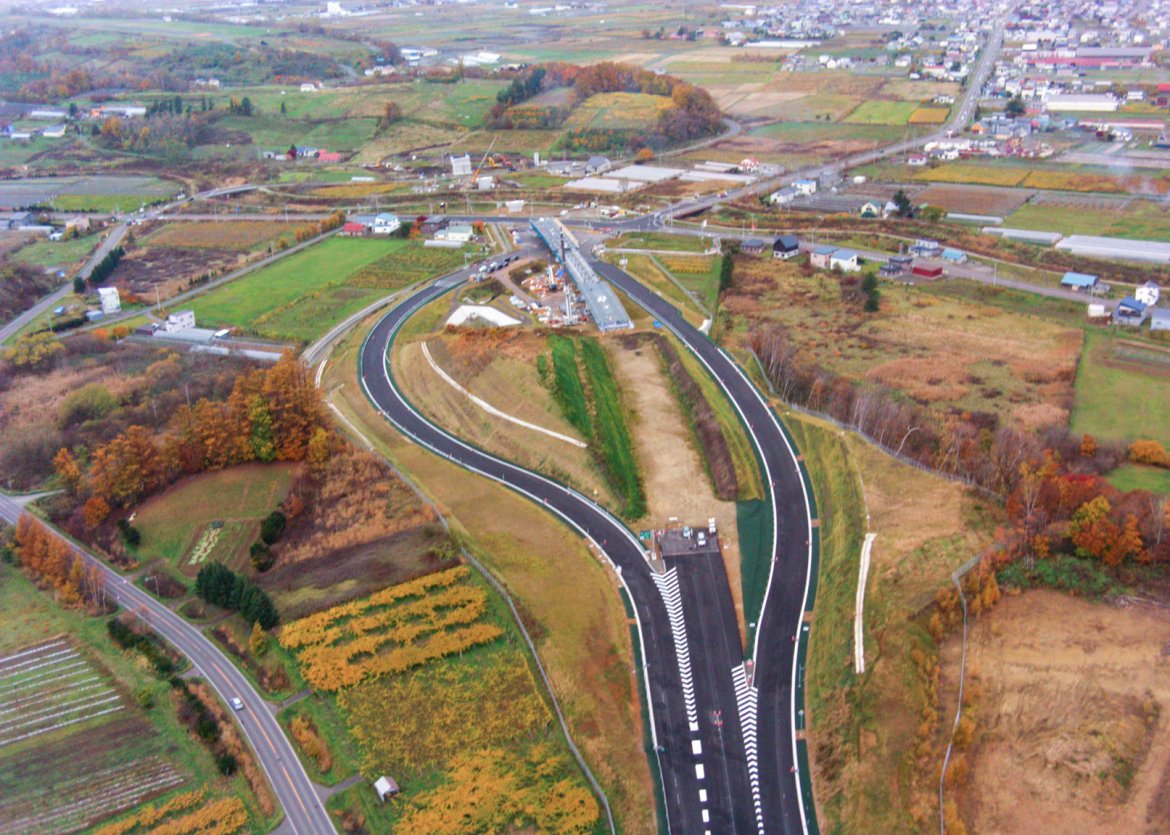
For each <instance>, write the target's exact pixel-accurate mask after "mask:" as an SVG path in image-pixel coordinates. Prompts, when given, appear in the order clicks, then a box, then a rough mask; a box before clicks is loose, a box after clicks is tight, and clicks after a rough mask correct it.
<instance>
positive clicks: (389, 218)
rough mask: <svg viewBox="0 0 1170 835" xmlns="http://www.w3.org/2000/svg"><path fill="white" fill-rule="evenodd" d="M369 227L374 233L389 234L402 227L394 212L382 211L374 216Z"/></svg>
mask: <svg viewBox="0 0 1170 835" xmlns="http://www.w3.org/2000/svg"><path fill="white" fill-rule="evenodd" d="M371 228H372V230H373V232H374V234H375V235H391V234H393V233H395V232H397V231H398V230H399V229H401V228H402V221H401V220H399V219H398V215H396V214H392V213H390V212H382V213H380V214H378V215H375V216H374V223H373V226H372V227H371Z"/></svg>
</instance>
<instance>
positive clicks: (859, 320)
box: [722, 257, 1082, 429]
mask: <svg viewBox="0 0 1170 835" xmlns="http://www.w3.org/2000/svg"><path fill="white" fill-rule="evenodd" d="M722 304H723V308H724V309H725V310H727V311H728V312H729V313H731V314H732V315H733V316H735V317H745V318H747V319H748V320H749V321H754V322H758V323H764V322H768V321H772V322H777V323H779V324H781V325H783V326H784V327H785V328H787V330H788V332H789V334H790V337H791V338H792V340H793V341H794V342H795V343H796V344H798V345H800V346H801V347H802V348H804V350H805V351H806V352H808V355H809V356H810V357H812V358H813V359H814V360H815V361H816V362H817V363H819V364H820V365H822V366H824V367H827V368H829V369H830V370H833V371H835V372H836V373H838V374H841V375H843V376H845V377H848V378H850V379H854V380H872V381H875V382H881V383H884V384H886V385H888V386H890V387H892V388H895V389H898V390H900V391H903V392H905V393H906V394H907V395H909V396H910V397H912V398H914V399H915V400H918V401H919V402H921V403H924V404H926V405H928V406H930V407H932V408H935V409H938V410H942V411H946V410H950V409H959V410H963V411H982V412H994V413H995V414H997V415H998V416H999V417H1000V418H1002V419H1003V420H1004V421H1005V422H1007V423H1008V424H1010V425H1013V426H1017V427H1021V428H1027V429H1032V428H1037V427H1040V426H1046V425H1050V424H1057V425H1065V424H1066V423H1067V421H1068V412H1069V408H1070V406H1071V404H1072V395H1073V380H1074V375H1075V372H1076V362H1077V357H1078V355H1079V353H1080V348H1081V340H1082V336H1081V332H1080V331H1079V330H1074V329H1071V328H1065V327H1061V326H1058V325H1054V324H1051V323H1048V322H1044V321H1042V320H1039V319H1033V318H1030V317H1024V316H1020V315H1018V314H1013V313H1008V312H1005V311H1004V310H1001V309H999V308H995V307H991V306H985V305H979V304H974V303H969V302H962V301H958V300H954V299H944V298H939V297H933V296H927V295H925V294H921V293H918V292H917V291H915V290H913V289H912V288H908V287H894V286H890V285H885V286H884V287H883V288H882V305H881V310H880V312H878V313H877V314H874V315H866V314H863V313H862V312H861V311H860V308H859V307H858V306H856V305H852V304H847V303H844V302H843V301H842V291H841V286H840V283H839V281H838V279H837V278H836V277H835V276H833V275H830V274H828V273H823V272H818V273H815V274H813V275H811V276H805V275H803V274H802V271H801V267H798V266H796V265H795V264H790V263H785V264H782V265H781V264H775V263H774V262H772V260H771V259H757V258H750V257H741V258H740V259H738V260H737V262H736V279H735V285H734V287H733V290H732V292H731V293H730V294H725V296H724V300H723V303H722Z"/></svg>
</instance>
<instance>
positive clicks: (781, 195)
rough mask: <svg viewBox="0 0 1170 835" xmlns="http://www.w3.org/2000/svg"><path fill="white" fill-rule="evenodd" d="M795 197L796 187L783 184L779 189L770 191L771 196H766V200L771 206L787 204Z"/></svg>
mask: <svg viewBox="0 0 1170 835" xmlns="http://www.w3.org/2000/svg"><path fill="white" fill-rule="evenodd" d="M795 199H796V189H794V188H791V187H788V186H785V187H784V188H782V189H780V190H779V191H774V192H772V196H771V197H769V198H768V202H769V203H771V204H772V205H773V206H787V205H788V204H789V203H791V202H792V201H793V200H795Z"/></svg>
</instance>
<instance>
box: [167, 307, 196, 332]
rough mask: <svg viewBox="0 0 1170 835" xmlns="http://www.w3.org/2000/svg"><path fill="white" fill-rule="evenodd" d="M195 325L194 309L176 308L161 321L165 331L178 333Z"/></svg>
mask: <svg viewBox="0 0 1170 835" xmlns="http://www.w3.org/2000/svg"><path fill="white" fill-rule="evenodd" d="M193 327H195V311H194V310H178V311H175V312H174V313H171V314H169V315H168V316H167V320H166V322H165V323H163V330H164V331H166V332H167V333H178V332H179V331H185V330H188V329H189V328H193Z"/></svg>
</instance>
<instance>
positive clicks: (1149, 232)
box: [1004, 200, 1170, 241]
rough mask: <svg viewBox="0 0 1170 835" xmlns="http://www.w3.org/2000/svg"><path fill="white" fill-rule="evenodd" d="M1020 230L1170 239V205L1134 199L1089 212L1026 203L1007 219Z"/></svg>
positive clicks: (1010, 224)
mask: <svg viewBox="0 0 1170 835" xmlns="http://www.w3.org/2000/svg"><path fill="white" fill-rule="evenodd" d="M1004 223H1005V224H1006V225H1008V226H1012V227H1015V228H1019V229H1039V230H1042V231H1045V232H1060V233H1062V234H1064V235H1106V236H1109V237H1115V238H1133V239H1135V240H1156V241H1164V240H1167V239H1170V205H1167V204H1166V203H1154V202H1153V201H1150V200H1132V201H1130V202H1129V203H1128V204H1127V205H1126V206H1125V208H1119V209H1117V210H1110V211H1099V210H1091V211H1086V210H1085V208H1084V207H1077V206H1053V205H1047V204H1043V203H1040V204H1037V203H1025V204H1024V205H1023V206H1021V207H1020V208H1018V209H1016V211H1015V212H1013V213H1012V214H1011V215H1009V216H1008V218H1007V219H1006V220H1005V221H1004Z"/></svg>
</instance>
